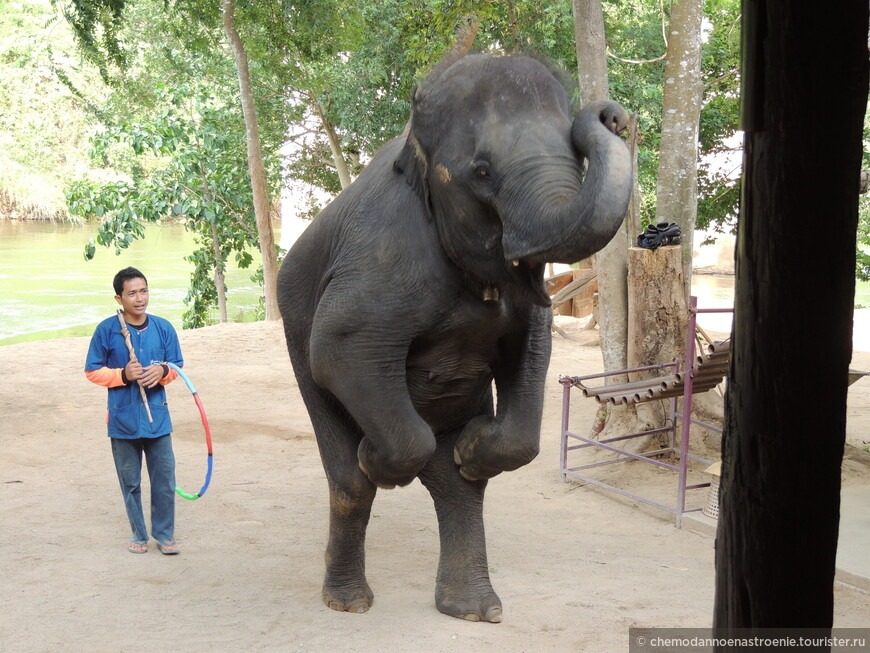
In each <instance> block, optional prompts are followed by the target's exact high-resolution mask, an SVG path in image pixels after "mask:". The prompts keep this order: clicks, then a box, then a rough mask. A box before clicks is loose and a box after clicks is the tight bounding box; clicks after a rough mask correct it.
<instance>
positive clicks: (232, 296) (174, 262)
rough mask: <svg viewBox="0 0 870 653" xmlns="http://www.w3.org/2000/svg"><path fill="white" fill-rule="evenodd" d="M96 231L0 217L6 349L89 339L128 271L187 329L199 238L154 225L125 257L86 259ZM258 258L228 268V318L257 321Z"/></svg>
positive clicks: (0, 325)
mask: <svg viewBox="0 0 870 653" xmlns="http://www.w3.org/2000/svg"><path fill="white" fill-rule="evenodd" d="M96 232H97V227H96V225H81V226H80V225H73V224H65V223H49V222H14V221H9V220H0V345H8V344H12V343H16V342H26V341H31V340H44V339H48V338H63V337H67V336H89V335H91V334H92V333H93V330H94V327H95V326H96V324H97V323H98V322H100V321H101V320H102V319H104V318H106V317H109V316H110V315H112V313H113V312H114V311H115V309H116V308H117V304H116V303H115V299H114V295H115V291H114V290H113V289H112V279H113V277H114V276H115V273H116V272H117V271H118V270H120V269H121V268H124V267H127V266H133V267H135V268H138V269H140V270H141V271H142V272H143V274H145V276H146V277H147V278H148V285H149V288H150V290H151V301H150V304H149V307H148V310H149V312H152V313H154V314H156V315H161V316H163V317H165V318H166V319H168V320H169V321H170V322H172V324H173V325H175V326H176V328H181V319H182V317H181V316H182V314H183V313H184V311H185V310H187V306H186V305H185V304H184V297H185V296H186V294H187V288H188V285H189V283H190V274H191V272H192V271H193V265H192V264H190V263H188V262H187V261H185V260H184V257H185V256H187V255H188V254H190V253H191V252H193V250H194V249H196V248H197V245H196V243H195V242H194V237H193V235H192V234H191V233H189V232H187V231H186V230H185V229H184V227H183V226H182V225H180V224H172V225H168V226H159V225H151V226H149V227H148V228H147V229H146V232H145V237H144V238H142V239H141V240H137V241H135V242H133V243H132V244H131V245H130V247H129V248H128V249H126V250H121V255H120V256H115V250H114V248H112V249H106V248H104V247H99V246H98V247H97V254H96V256H95V257H94V259H93V260H91V261H85V259H84V256H83V252H84V246H85V243H87V241H88V239H89V238H93V237H95V236H96ZM252 254H253V255H254V260H255V262H254V263H253V264H252V267H251V268H248V269H245V270H241V269H239V268H238V267H237V266H235V264H234V261H231V262H229V263H228V267H227V282H226V283H227V313H228V316H229V319H230V320H236V321H238V320H244V319H247V320H251V319H253V317H254V311H255V310H256V308H257V305H258V301H259V296H260V289H259V287H258V286H257V284H255V283H254V282H253V281H251V280H250V276H251V275H252V274H253V273H254V272H255V271H256V268H257V266H258V265H259V261H260V256H259V252H252ZM215 313H216V311H215Z"/></svg>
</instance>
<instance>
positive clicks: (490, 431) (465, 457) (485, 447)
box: [453, 415, 539, 481]
mask: <svg viewBox="0 0 870 653" xmlns="http://www.w3.org/2000/svg"><path fill="white" fill-rule="evenodd" d="M532 432H535V431H532ZM538 447H539V445H538V442H537V440H536V439H535V438H531V437H529V435H528V432H527V431H525V430H521V431H520V432H519V434H517V433H514V432H512V431H511V430H505V427H504V425H503V424H502V423H501V422H500V421H499V420H497V419H495V418H492V417H489V416H487V415H479V416H477V417H475V418H473V419H472V420H471V421H469V422H468V424H466V425H465V428H463V430H462V433H461V434H460V435H459V438H458V439H457V441H456V446H455V447H454V449H453V461H454V462H455V463H456V464H457V465H459V473H460V474H461V475H462V478H464V479H465V480H467V481H483V480H487V479H490V478H492V477H494V476H497V475H498V474H501V473H502V472H509V471H513V470H514V469H517V468H518V467H522V466H523V465H526V464H528V463H529V462H531V461H532V460H533V459H534V458H535V456H536V455H537V454H538Z"/></svg>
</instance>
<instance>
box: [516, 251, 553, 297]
mask: <svg viewBox="0 0 870 653" xmlns="http://www.w3.org/2000/svg"><path fill="white" fill-rule="evenodd" d="M510 265H511V272H512V274H513V275H514V276H515V277H518V278H519V281H520V287H521V288H523V289H524V290H525V291H526V293H527V294H528V296H529V297H530V299H531V300H532V302H533V303H535V304H537V305H538V306H544V307H549V306H550V305H551V302H550V295H549V294H547V288H546V285H545V284H544V269H545V264H544V263H537V262H534V261H526V260H524V259H513V260H512V261H511V262H510Z"/></svg>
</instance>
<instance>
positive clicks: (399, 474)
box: [357, 431, 435, 490]
mask: <svg viewBox="0 0 870 653" xmlns="http://www.w3.org/2000/svg"><path fill="white" fill-rule="evenodd" d="M434 450H435V438H434V437H433V436H432V435H431V431H429V432H428V440H426V441H425V442H424V443H423V444H421V445H420V446H419V447H416V448H411V449H410V450H409V451H407V452H405V453H403V454H402V455H401V456H395V455H394V454H395V452H391V456H384V455H383V453H382V452H381V451H379V450H378V448H377V447H376V446H375V444H374V442H373V441H372V440H371V439H369V437H368V436H366V437H364V438H363V439H362V441H361V442H360V444H359V448H358V449H357V460H358V461H359V468H360V471H362V473H363V474H365V475H366V478H368V479H369V481H371V482H372V483H374V484H375V485H376V486H377V487H379V488H381V489H384V490H392V489H393V488H394V487H396V486H397V485H398V486H401V487H404V486H406V485H409V484H410V483H412V482H413V481H414V479H416V478H417V474H419V473H420V470H421V469H423V466H424V465H425V464H426V461H428V460H429V457H430V456H431V455H432V452H433V451H434Z"/></svg>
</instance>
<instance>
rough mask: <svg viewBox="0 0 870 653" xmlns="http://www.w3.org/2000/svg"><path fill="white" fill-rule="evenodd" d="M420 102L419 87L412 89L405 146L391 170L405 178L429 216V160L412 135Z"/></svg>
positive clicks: (430, 213)
mask: <svg viewBox="0 0 870 653" xmlns="http://www.w3.org/2000/svg"><path fill="white" fill-rule="evenodd" d="M419 101H420V89H419V87H417V88H415V89H414V93H413V104H414V109H413V110H412V111H411V119H410V120H409V121H408V126H407V127H406V128H405V132H406V136H405V145H404V147H402V151H401V152H400V153H399V156H398V157H397V158H396V160H395V161H394V162H393V169H394V170H395V171H396V172H397V173H399V174H401V175H404V177H405V183H407V184H408V185H409V186H410V187H411V188H412V189H413V190H414V192H415V193H416V194H417V196H418V197H419V198H420V201H421V202H422V203H423V206H425V207H426V211H427V213H428V214H429V215H430V216H431V215H432V209H431V206H430V203H429V182H428V179H427V175H428V172H429V160H428V158H427V157H426V152H425V151H424V150H423V147H422V145H421V144H420V141H419V140H418V139H417V136H416V134H415V133H414V113H415V112H416V109H417V105H418V103H419Z"/></svg>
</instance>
